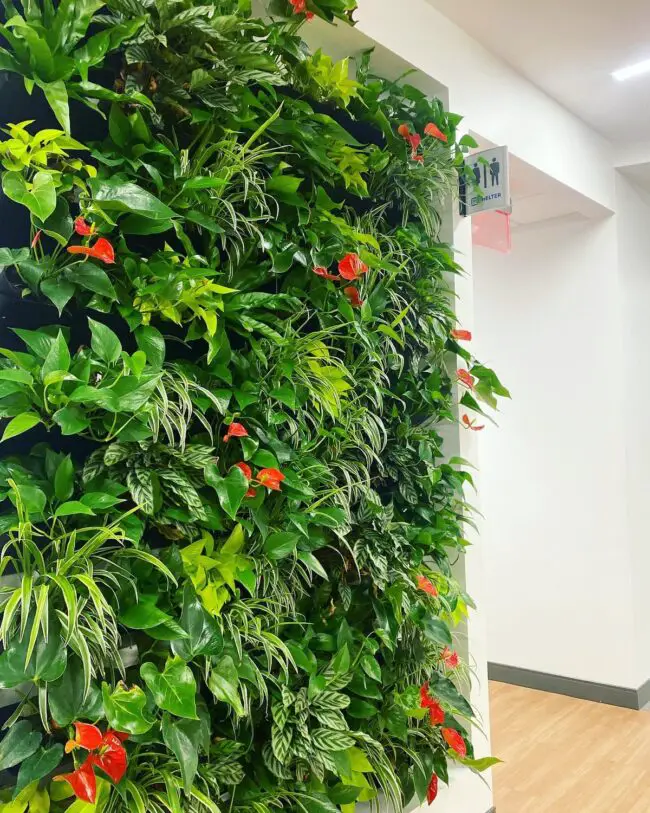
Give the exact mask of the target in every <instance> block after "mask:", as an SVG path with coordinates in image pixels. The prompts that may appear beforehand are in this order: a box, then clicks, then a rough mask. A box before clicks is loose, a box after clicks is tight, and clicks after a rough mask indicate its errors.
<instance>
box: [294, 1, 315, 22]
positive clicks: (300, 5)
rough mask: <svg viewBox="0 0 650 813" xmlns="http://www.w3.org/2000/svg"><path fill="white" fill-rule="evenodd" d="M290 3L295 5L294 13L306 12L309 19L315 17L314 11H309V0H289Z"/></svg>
mask: <svg viewBox="0 0 650 813" xmlns="http://www.w3.org/2000/svg"><path fill="white" fill-rule="evenodd" d="M289 3H291V5H292V6H293V13H294V14H304V15H305V18H306V19H307V20H313V19H314V12H313V11H307V0H289Z"/></svg>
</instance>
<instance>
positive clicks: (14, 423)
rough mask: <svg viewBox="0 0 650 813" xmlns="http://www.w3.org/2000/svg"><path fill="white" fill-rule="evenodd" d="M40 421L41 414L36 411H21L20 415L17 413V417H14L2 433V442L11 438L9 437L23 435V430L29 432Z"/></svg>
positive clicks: (0, 441)
mask: <svg viewBox="0 0 650 813" xmlns="http://www.w3.org/2000/svg"><path fill="white" fill-rule="evenodd" d="M40 422H41V418H40V415H37V414H36V413H35V412H21V414H20V415H16V417H15V418H12V419H11V420H10V421H9V423H8V424H7V425H6V426H5V431H4V432H3V433H2V440H0V443H2V441H4V440H9V438H14V437H16V435H22V433H23V432H28V431H29V430H30V429H33V428H34V427H35V426H37V425H38V424H39V423H40Z"/></svg>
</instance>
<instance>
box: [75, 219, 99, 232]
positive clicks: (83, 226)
mask: <svg viewBox="0 0 650 813" xmlns="http://www.w3.org/2000/svg"><path fill="white" fill-rule="evenodd" d="M74 230H75V231H76V232H77V234H80V235H81V236H82V237H88V236H89V235H90V234H92V233H93V232H94V231H95V227H94V225H93V226H91V225H90V223H86V221H85V220H84V219H83V217H82V216H81V215H79V217H78V218H77V219H76V220H75V222H74Z"/></svg>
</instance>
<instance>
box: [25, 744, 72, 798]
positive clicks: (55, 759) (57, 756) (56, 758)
mask: <svg viewBox="0 0 650 813" xmlns="http://www.w3.org/2000/svg"><path fill="white" fill-rule="evenodd" d="M62 759H63V745H61V743H55V744H54V745H51V746H50V747H49V748H39V749H38V750H37V751H36V752H35V753H33V754H32V755H31V756H29V757H27V759H25V760H24V762H22V763H21V765H20V770H19V771H18V779H17V780H16V787H15V788H14V793H13V798H14V799H15V798H16V796H18V794H19V793H20V792H21V791H22V790H23V789H24V788H26V787H27V785H30V784H31V783H32V782H35V781H37V780H39V779H43V777H44V776H47V775H48V774H50V773H52V772H53V771H54V770H55V768H56V767H57V766H58V765H59V764H60V762H61V760H62ZM30 811H31V808H30Z"/></svg>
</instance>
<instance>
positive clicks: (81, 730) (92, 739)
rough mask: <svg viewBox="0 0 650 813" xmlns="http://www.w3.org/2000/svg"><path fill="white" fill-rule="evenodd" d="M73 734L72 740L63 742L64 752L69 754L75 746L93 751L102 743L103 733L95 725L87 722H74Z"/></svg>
mask: <svg viewBox="0 0 650 813" xmlns="http://www.w3.org/2000/svg"><path fill="white" fill-rule="evenodd" d="M74 729H75V735H74V739H73V740H68V741H67V742H66V744H65V752H66V754H69V753H70V751H74V749H75V748H85V749H86V750H87V751H94V750H95V748H99V746H100V745H101V744H102V740H103V738H104V735H103V734H102V732H101V731H100V730H99V729H98V728H97V726H96V725H90V724H89V723H75V724H74Z"/></svg>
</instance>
